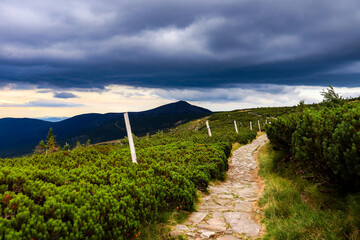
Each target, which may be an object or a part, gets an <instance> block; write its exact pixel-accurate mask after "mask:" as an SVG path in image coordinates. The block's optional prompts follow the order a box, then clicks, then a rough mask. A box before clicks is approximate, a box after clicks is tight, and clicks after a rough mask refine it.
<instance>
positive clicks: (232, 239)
mask: <svg viewBox="0 0 360 240" xmlns="http://www.w3.org/2000/svg"><path fill="white" fill-rule="evenodd" d="M239 239H240V238H237V237H234V236H231V235H226V236H222V237H218V238H217V240H239Z"/></svg>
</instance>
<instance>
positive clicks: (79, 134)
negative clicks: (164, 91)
mask: <svg viewBox="0 0 360 240" xmlns="http://www.w3.org/2000/svg"><path fill="white" fill-rule="evenodd" d="M210 114H211V111H210V110H208V109H205V108H201V107H197V106H194V105H191V104H189V103H187V102H185V101H179V102H175V103H170V104H167V105H163V106H160V107H157V108H154V109H151V110H147V111H143V112H129V118H130V122H131V128H132V131H133V133H134V134H135V135H137V136H144V135H146V134H147V133H155V132H157V131H159V130H164V129H168V128H172V127H174V126H176V125H177V124H180V123H184V122H187V121H189V120H193V119H197V118H201V117H204V116H208V115H210ZM50 127H52V128H53V132H54V134H55V135H56V140H57V142H58V143H59V144H60V145H61V146H63V145H64V144H65V143H66V142H67V143H69V144H70V146H74V145H75V144H76V142H77V141H80V142H81V143H85V142H86V141H87V140H88V139H90V140H91V143H98V142H104V141H111V140H115V139H119V138H123V137H124V136H126V129H125V122H124V117H123V113H106V114H98V113H89V114H82V115H77V116H74V117H72V118H68V119H65V120H62V121H59V122H50V121H44V120H39V119H30V118H3V119H0V157H1V158H5V157H14V156H21V155H25V154H29V153H31V152H33V150H34V148H35V146H36V145H37V144H38V143H39V142H40V141H41V140H42V139H43V140H45V139H46V136H47V133H48V131H49V128H50Z"/></svg>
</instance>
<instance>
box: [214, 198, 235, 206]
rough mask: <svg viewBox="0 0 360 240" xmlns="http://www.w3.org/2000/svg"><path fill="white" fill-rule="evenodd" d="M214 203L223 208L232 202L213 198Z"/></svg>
mask: <svg viewBox="0 0 360 240" xmlns="http://www.w3.org/2000/svg"><path fill="white" fill-rule="evenodd" d="M214 202H216V203H218V204H220V205H221V206H225V205H226V204H228V203H229V202H232V200H230V199H222V198H214Z"/></svg>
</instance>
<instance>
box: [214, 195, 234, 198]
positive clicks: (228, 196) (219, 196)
mask: <svg viewBox="0 0 360 240" xmlns="http://www.w3.org/2000/svg"><path fill="white" fill-rule="evenodd" d="M217 198H225V199H229V198H234V196H233V195H229V194H221V195H218V196H217Z"/></svg>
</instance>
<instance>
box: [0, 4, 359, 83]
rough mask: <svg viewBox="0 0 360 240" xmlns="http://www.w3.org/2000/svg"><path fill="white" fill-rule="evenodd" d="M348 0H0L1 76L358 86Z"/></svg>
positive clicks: (352, 8) (353, 13) (355, 15)
mask: <svg viewBox="0 0 360 240" xmlns="http://www.w3.org/2000/svg"><path fill="white" fill-rule="evenodd" d="M359 9H360V2H359V1H356V0H344V1H341V2H339V1H332V0H330V1H329V0H326V1H325V0H319V1H313V0H304V1H297V2H293V1H285V0H270V1H265V0H244V1H218V0H206V1H190V0H185V1H159V0H153V1H140V0H123V1H115V0H109V1H105V2H104V1H96V0H90V1H85V2H80V1H70V0H65V1H61V2H56V1H45V0H34V1H25V0H20V1H11V0H3V1H1V3H0V32H1V33H2V34H1V37H0V79H3V80H1V81H3V82H4V81H6V82H18V81H21V82H27V83H31V84H37V85H39V86H40V87H44V88H45V87H49V86H50V87H58V88H62V89H63V88H70V87H71V88H94V87H95V88H103V87H104V86H106V85H108V84H125V85H132V86H146V87H165V88H182V87H185V88H186V87H221V86H225V85H226V86H229V85H231V84H239V83H240V84H256V83H273V84H287V85H298V84H304V85H327V84H333V85H337V86H359V85H360V69H359V71H355V72H351V73H349V72H347V71H345V70H344V69H347V67H348V66H359V65H356V63H358V62H359V61H360V44H359V39H360V28H358V27H357V26H359V25H360V17H359V16H360V11H359Z"/></svg>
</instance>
